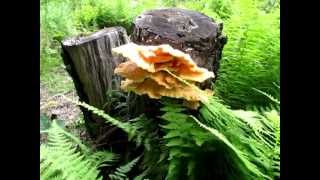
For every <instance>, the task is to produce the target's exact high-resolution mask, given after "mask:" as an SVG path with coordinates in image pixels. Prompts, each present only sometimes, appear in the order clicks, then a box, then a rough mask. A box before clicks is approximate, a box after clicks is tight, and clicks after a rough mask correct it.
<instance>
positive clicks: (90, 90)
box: [61, 27, 129, 137]
mask: <svg viewBox="0 0 320 180" xmlns="http://www.w3.org/2000/svg"><path fill="white" fill-rule="evenodd" d="M128 41H129V38H128V36H127V33H126V30H125V29H124V28H122V27H112V28H105V29H102V30H100V31H98V32H95V33H93V34H91V35H88V36H83V35H82V36H81V35H80V36H76V37H72V38H68V39H66V40H64V41H62V42H61V46H62V57H63V61H64V64H65V65H66V69H67V71H68V72H69V74H70V76H71V77H72V79H73V82H74V84H75V87H76V90H77V93H78V95H79V98H80V101H84V102H86V103H88V104H90V105H92V106H95V107H97V108H100V109H104V108H103V106H104V104H105V103H106V101H107V92H109V91H110V90H117V89H120V77H119V76H116V75H114V68H115V67H116V66H117V65H118V64H119V63H121V62H123V60H124V59H123V58H121V57H119V56H116V57H114V56H112V53H111V49H112V48H114V47H117V46H120V45H123V44H126V43H128ZM81 110H82V112H83V114H84V119H85V124H86V128H87V129H88V131H89V134H90V135H91V136H92V137H98V136H99V135H100V134H102V133H103V132H102V131H104V130H102V129H101V128H100V127H101V126H102V125H101V124H103V123H104V121H103V120H101V118H99V117H97V116H95V115H93V114H92V113H90V112H88V111H87V110H86V109H84V108H81ZM104 124H105V123H104Z"/></svg>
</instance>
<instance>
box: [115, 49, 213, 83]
mask: <svg viewBox="0 0 320 180" xmlns="http://www.w3.org/2000/svg"><path fill="white" fill-rule="evenodd" d="M113 52H114V53H117V54H121V55H122V56H124V57H126V58H128V59H129V61H132V62H134V63H135V64H136V65H137V66H138V67H140V68H142V69H143V70H146V71H148V72H151V73H154V72H159V71H162V70H169V71H170V72H172V73H174V74H175V75H177V76H179V77H180V78H182V79H185V80H190V81H196V82H203V81H205V80H206V79H208V78H213V77H214V74H213V72H210V71H208V70H207V69H205V68H201V67H198V66H197V64H196V63H195V62H194V61H193V60H192V59H191V57H190V55H189V54H186V53H184V52H182V51H180V50H177V49H173V48H172V47H171V46H170V45H167V44H164V45H159V46H142V45H137V44H134V43H128V44H125V45H122V46H119V47H116V48H114V49H113Z"/></svg>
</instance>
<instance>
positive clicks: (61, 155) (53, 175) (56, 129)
mask: <svg viewBox="0 0 320 180" xmlns="http://www.w3.org/2000/svg"><path fill="white" fill-rule="evenodd" d="M114 160H115V155H113V154H112V153H110V152H102V151H101V152H94V151H92V150H91V149H90V148H88V147H87V146H85V145H84V144H83V143H81V140H80V139H78V138H77V137H75V136H73V135H72V134H70V133H68V132H66V131H65V130H64V129H62V128H61V127H60V126H59V125H57V123H56V122H55V121H53V123H52V125H51V127H50V129H49V130H48V144H47V145H45V144H42V145H41V146H40V176H41V179H49V180H51V179H61V180H64V179H65V180H73V179H74V180H77V179H78V180H91V179H92V180H96V179H101V177H99V173H100V171H99V170H98V168H99V166H100V164H102V163H110V162H112V161H114Z"/></svg>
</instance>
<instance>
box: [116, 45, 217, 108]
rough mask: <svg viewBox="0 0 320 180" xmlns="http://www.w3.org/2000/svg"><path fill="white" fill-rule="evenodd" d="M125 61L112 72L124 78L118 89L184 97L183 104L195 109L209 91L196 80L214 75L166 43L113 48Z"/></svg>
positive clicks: (150, 95) (154, 95) (202, 79)
mask: <svg viewBox="0 0 320 180" xmlns="http://www.w3.org/2000/svg"><path fill="white" fill-rule="evenodd" d="M113 52H114V53H117V54H121V55H122V56H124V57H126V58H127V60H128V61H126V62H124V63H121V64H119V66H117V67H116V69H115V73H116V74H118V75H120V76H122V77H124V78H126V79H125V80H124V81H122V82H121V89H123V90H125V91H133V92H135V93H136V94H139V95H143V94H147V95H148V96H149V97H150V98H153V99H160V98H161V97H162V96H167V97H171V98H178V99H184V100H185V101H187V102H186V103H185V105H187V106H188V107H190V108H192V109H196V108H197V107H198V106H199V105H200V104H199V101H201V102H204V101H206V100H207V99H208V96H209V95H212V92H211V91H210V90H209V89H207V90H205V91H204V90H201V89H200V88H199V87H197V86H196V83H201V82H203V81H205V80H207V79H209V78H213V77H214V74H213V72H210V71H208V70H207V69H205V68H201V67H198V66H197V64H196V63H195V62H194V61H193V60H192V59H191V57H190V55H189V54H186V53H184V52H182V51H180V50H177V49H174V48H172V47H171V46H170V45H168V44H164V45H159V46H143V45H137V44H134V43H129V44H125V45H122V46H120V47H116V48H114V49H113Z"/></svg>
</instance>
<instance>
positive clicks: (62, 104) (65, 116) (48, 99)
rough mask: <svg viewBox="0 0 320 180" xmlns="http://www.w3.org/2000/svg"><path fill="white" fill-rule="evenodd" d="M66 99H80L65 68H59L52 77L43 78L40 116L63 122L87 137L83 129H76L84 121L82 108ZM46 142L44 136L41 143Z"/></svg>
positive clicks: (67, 126)
mask: <svg viewBox="0 0 320 180" xmlns="http://www.w3.org/2000/svg"><path fill="white" fill-rule="evenodd" d="M61 87H67V88H61ZM64 97H68V98H70V99H75V100H77V99H78V95H77V93H76V90H75V88H74V86H73V82H72V79H71V78H70V76H69V75H68V73H67V72H66V71H65V70H64V69H63V68H59V69H57V71H55V72H52V73H50V76H48V77H45V78H42V80H41V82H40V114H43V115H45V116H46V117H48V118H49V119H51V120H52V119H58V120H61V121H63V124H64V126H65V127H66V128H68V129H70V130H71V131H77V132H75V133H77V134H79V135H80V136H85V135H84V133H85V132H84V131H83V129H82V128H76V126H79V124H81V121H82V120H83V117H82V113H81V111H80V108H79V107H78V106H76V105H75V104H73V103H71V102H70V101H67V100H66V99H65V98H64ZM45 141H46V136H45V135H43V134H42V135H41V136H40V143H42V142H45Z"/></svg>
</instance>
